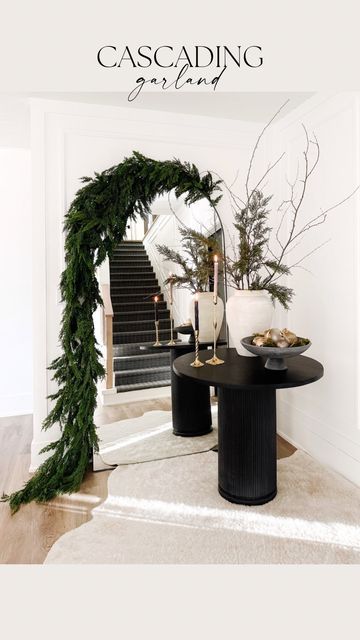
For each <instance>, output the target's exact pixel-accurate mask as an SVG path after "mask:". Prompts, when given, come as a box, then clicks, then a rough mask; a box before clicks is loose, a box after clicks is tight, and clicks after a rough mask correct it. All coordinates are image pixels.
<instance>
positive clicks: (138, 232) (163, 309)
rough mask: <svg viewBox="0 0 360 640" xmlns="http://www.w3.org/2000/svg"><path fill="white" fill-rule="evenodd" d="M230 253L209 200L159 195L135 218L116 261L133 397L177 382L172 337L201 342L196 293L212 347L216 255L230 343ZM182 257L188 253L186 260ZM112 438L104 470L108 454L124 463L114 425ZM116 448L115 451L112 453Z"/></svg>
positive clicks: (124, 378) (124, 364)
mask: <svg viewBox="0 0 360 640" xmlns="http://www.w3.org/2000/svg"><path fill="white" fill-rule="evenodd" d="M224 253H225V246H224V234H223V229H222V224H221V220H220V218H219V216H218V214H217V213H216V211H215V210H214V208H213V207H211V206H210V205H209V203H208V202H207V200H205V199H203V200H200V201H198V202H196V203H194V204H192V205H190V206H189V205H186V204H185V202H184V198H182V197H180V198H176V197H175V195H174V193H173V192H170V193H169V194H166V195H164V196H159V197H157V198H156V199H155V201H154V202H153V205H152V209H151V214H150V215H149V216H148V217H147V218H146V219H145V220H143V219H137V220H134V221H132V222H131V223H129V225H128V228H127V234H126V237H125V238H124V240H123V242H122V243H121V244H120V245H119V246H118V248H117V250H116V251H115V254H114V256H113V258H111V259H110V265H109V266H110V295H111V302H112V307H113V313H114V316H113V370H114V383H115V388H116V392H117V394H126V396H125V397H126V398H128V395H127V394H128V392H133V391H136V392H137V394H136V395H137V398H138V399H139V400H141V399H142V392H143V396H144V397H152V396H151V395H149V394H151V391H149V390H154V393H153V397H156V396H157V394H158V393H159V392H161V390H162V389H165V388H168V389H169V388H170V386H171V361H172V360H173V358H174V353H171V349H170V348H169V342H170V341H171V340H173V341H176V342H185V343H193V342H194V331H193V325H194V312H193V308H194V297H195V295H194V294H195V292H196V291H198V292H199V294H198V297H199V298H200V303H199V311H200V314H199V315H200V318H199V321H200V341H202V342H203V344H205V342H207V343H209V348H210V346H211V343H212V341H213V335H214V333H213V292H214V261H217V262H218V264H217V277H216V290H217V296H218V305H217V309H219V310H220V311H219V313H220V316H219V326H218V327H217V330H216V335H217V340H218V341H219V342H222V343H224V342H225V341H226V320H225V312H224V308H225V302H226V287H225V277H224V276H225V274H224V270H223V263H222V259H221V256H222V255H223V254H224ZM176 256H180V258H181V261H180V262H179V261H178V260H176ZM182 261H185V265H186V267H185V271H184V266H183V263H182ZM172 277H173V279H172ZM179 279H181V282H179V281H178V280H179ZM204 300H205V302H206V300H207V303H206V304H205V302H204ZM156 321H157V324H156ZM205 321H206V322H207V333H204V331H205ZM156 329H158V332H157V333H156ZM201 329H202V335H201ZM155 344H157V346H156V347H155V346H154V345H155ZM145 390H146V391H145ZM169 390H170V389H169ZM120 428H121V427H120V425H119V430H120ZM105 440H106V441H105V442H104V441H103V442H101V443H100V451H99V456H98V458H99V460H98V463H99V468H101V463H102V461H105V460H106V459H108V460H109V461H111V463H112V464H116V455H115V453H114V452H115V451H116V433H115V432H114V430H113V429H112V431H111V435H110V434H109V436H108V437H107V438H105ZM109 440H110V441H111V444H110V443H109ZM109 446H110V447H111V455H110V456H108V458H107V457H106V455H105V454H106V452H108V451H109Z"/></svg>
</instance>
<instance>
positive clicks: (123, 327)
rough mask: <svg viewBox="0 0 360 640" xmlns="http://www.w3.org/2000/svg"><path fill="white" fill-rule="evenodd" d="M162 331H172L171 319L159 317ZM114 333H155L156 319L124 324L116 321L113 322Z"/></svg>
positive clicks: (131, 321)
mask: <svg viewBox="0 0 360 640" xmlns="http://www.w3.org/2000/svg"><path fill="white" fill-rule="evenodd" d="M159 325H160V331H161V329H170V318H161V317H159ZM113 331H114V332H115V333H118V332H122V331H125V332H127V331H130V332H133V331H155V323H154V319H149V320H130V321H128V322H126V321H125V322H122V321H120V322H119V321H118V320H115V321H114V322H113Z"/></svg>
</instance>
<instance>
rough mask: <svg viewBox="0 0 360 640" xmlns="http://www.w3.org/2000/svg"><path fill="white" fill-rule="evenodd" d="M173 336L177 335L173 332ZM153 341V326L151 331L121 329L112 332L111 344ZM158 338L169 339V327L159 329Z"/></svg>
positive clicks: (161, 339)
mask: <svg viewBox="0 0 360 640" xmlns="http://www.w3.org/2000/svg"><path fill="white" fill-rule="evenodd" d="M174 338H177V335H176V334H174ZM151 340H153V341H154V342H155V328H154V329H153V330H152V331H121V332H114V333H113V344H129V343H134V342H135V343H138V344H140V343H144V342H145V343H146V342H151ZM159 340H160V341H165V340H170V329H160V330H159Z"/></svg>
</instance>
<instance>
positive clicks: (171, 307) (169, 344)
mask: <svg viewBox="0 0 360 640" xmlns="http://www.w3.org/2000/svg"><path fill="white" fill-rule="evenodd" d="M174 344H176V342H175V340H174V317H173V303H172V300H170V340H169V342H168V346H169V347H172V346H173V345H174Z"/></svg>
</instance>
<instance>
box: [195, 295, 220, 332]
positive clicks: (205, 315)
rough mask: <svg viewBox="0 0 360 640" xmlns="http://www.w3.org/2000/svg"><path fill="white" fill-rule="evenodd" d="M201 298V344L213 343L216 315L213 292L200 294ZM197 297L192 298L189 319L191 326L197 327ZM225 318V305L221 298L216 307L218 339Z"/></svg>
mask: <svg viewBox="0 0 360 640" xmlns="http://www.w3.org/2000/svg"><path fill="white" fill-rule="evenodd" d="M197 295H198V296H199V342H212V340H213V339H214V328H213V313H214V303H213V293H212V292H211V291H206V292H204V293H198V294H197ZM194 300H195V296H191V300H190V305H189V317H190V318H191V324H192V326H193V327H194V326H195V305H194ZM223 318H224V303H223V301H222V300H221V298H219V296H218V299H217V305H216V320H217V329H216V338H218V336H219V333H220V329H221V324H222V321H223Z"/></svg>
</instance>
